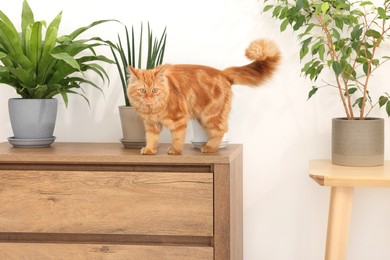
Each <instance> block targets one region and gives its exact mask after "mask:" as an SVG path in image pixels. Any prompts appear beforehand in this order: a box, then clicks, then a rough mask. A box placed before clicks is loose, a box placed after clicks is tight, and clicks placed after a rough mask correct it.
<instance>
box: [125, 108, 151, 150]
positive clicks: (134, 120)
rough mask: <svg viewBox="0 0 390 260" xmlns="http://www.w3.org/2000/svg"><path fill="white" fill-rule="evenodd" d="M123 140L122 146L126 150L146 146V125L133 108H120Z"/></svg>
mask: <svg viewBox="0 0 390 260" xmlns="http://www.w3.org/2000/svg"><path fill="white" fill-rule="evenodd" d="M119 116H120V119H121V125H122V133H123V138H122V139H121V142H122V144H123V145H124V146H125V147H126V148H141V147H144V146H145V144H146V139H145V125H144V121H143V120H142V118H141V117H140V116H139V115H138V114H137V112H136V111H135V110H134V108H132V107H128V106H119Z"/></svg>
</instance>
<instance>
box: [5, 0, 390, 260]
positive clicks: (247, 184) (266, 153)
mask: <svg viewBox="0 0 390 260" xmlns="http://www.w3.org/2000/svg"><path fill="white" fill-rule="evenodd" d="M29 3H30V5H31V7H32V9H33V10H34V12H35V14H36V19H40V20H47V21H50V20H51V19H52V18H54V16H55V15H56V14H57V13H58V12H59V11H61V10H63V23H62V27H61V31H62V33H69V32H71V31H72V30H73V29H75V28H76V27H79V26H83V25H87V24H89V23H90V22H92V21H94V20H98V19H109V18H115V19H118V20H120V21H122V22H123V23H124V24H127V25H128V26H131V25H133V24H134V25H135V27H136V29H138V28H139V24H140V22H141V21H144V22H145V23H146V22H147V21H150V22H151V25H152V28H153V29H154V30H155V31H156V32H161V31H162V29H163V28H164V26H165V25H167V27H168V42H167V43H168V47H167V50H166V60H165V61H166V62H168V63H195V64H203V65H209V66H214V67H216V68H221V69H222V68H225V67H228V66H232V65H244V64H246V63H247V62H248V61H247V60H246V59H245V57H244V55H243V53H244V49H245V48H246V47H247V45H248V44H249V43H250V41H252V40H254V39H256V38H259V37H265V38H269V39H272V40H274V41H276V42H277V43H278V45H279V47H280V48H281V50H282V53H283V61H282V63H281V66H280V68H279V71H278V73H277V74H276V75H275V77H274V78H273V79H272V80H271V81H269V82H267V84H265V85H263V86H262V87H261V88H256V89H251V88H248V87H245V86H234V95H235V96H234V100H233V111H232V113H231V118H230V132H229V136H230V141H231V142H232V143H242V144H243V145H244V254H245V259H246V260H259V259H264V260H317V259H323V253H324V247H325V237H326V224H327V210H328V199H329V189H328V188H323V187H320V186H318V185H317V184H316V183H315V182H313V181H312V180H311V179H310V178H309V177H308V162H309V160H310V159H319V158H326V159H327V158H330V126H331V118H332V117H335V116H343V114H342V108H341V107H340V102H339V100H338V98H337V96H336V95H335V94H336V93H335V92H333V91H332V90H323V91H321V92H322V93H321V92H319V93H317V95H316V96H315V97H314V98H312V100H310V101H306V99H307V93H308V91H309V89H310V87H311V83H310V82H309V81H308V80H306V79H304V78H302V77H300V63H299V55H298V53H299V47H298V44H297V42H296V40H295V35H294V34H293V33H292V32H291V31H286V32H284V33H283V34H281V33H280V32H279V29H278V26H279V23H278V22H277V21H276V20H273V19H271V18H270V14H268V13H267V14H261V11H260V10H261V9H262V6H263V3H262V1H261V0H259V1H258V0H213V1H210V0H198V1H183V0H181V1H180V0H165V1H160V0H144V1H126V2H124V1H122V0H110V1H92V0H82V1H80V0H78V1H76V0H67V1H64V0H62V1H50V0H30V1H29ZM124 3H126V6H124ZM21 6H22V0H2V4H1V10H2V11H4V13H6V14H7V15H8V16H9V17H10V18H11V19H12V20H14V21H18V22H17V24H19V21H20V13H21ZM121 30H122V27H121V26H120V25H118V24H115V23H111V24H107V25H102V26H100V27H97V28H96V29H95V30H93V31H91V32H93V33H98V34H99V35H100V36H101V37H104V38H108V39H111V40H113V41H115V40H116V34H117V33H118V32H121ZM387 47H389V45H388V44H387ZM388 49H389V48H388ZM102 51H103V52H105V53H106V54H107V55H110V53H109V52H108V51H107V50H102ZM389 65H390V64H387V65H386V66H387V67H383V68H382V69H381V70H380V71H377V72H378V73H377V74H376V76H375V82H372V83H373V84H372V87H375V88H383V89H384V88H385V87H387V91H389V90H388V83H387V82H388V80H387V79H388V77H386V74H385V73H386V71H387V72H388V71H389V69H390V67H389ZM105 68H106V69H107V70H108V72H109V74H110V76H111V84H110V85H109V86H107V84H106V85H104V86H102V87H103V89H104V96H103V95H102V94H101V93H99V92H98V91H96V90H92V89H88V88H87V95H88V97H89V98H90V102H91V108H89V107H88V105H87V103H86V102H85V101H84V100H83V99H82V98H81V97H78V96H71V97H70V102H69V107H68V108H65V106H64V104H63V102H62V100H61V98H58V99H59V101H60V106H59V112H58V118H57V125H56V129H55V136H57V140H56V141H57V142H61V141H86V142H119V139H120V138H121V129H120V122H119V114H118V109H117V106H118V105H122V104H123V97H122V93H121V91H120V88H119V86H118V85H119V79H118V77H117V71H116V68H115V67H114V65H109V66H108V65H106V66H105ZM89 79H91V80H97V78H94V76H92V77H91V76H90V78H89ZM0 88H1V92H0V96H1V98H0V111H1V113H0V125H1V128H0V140H3V141H6V138H7V137H9V136H11V135H12V131H11V127H10V123H9V118H8V108H7V100H8V98H11V97H17V95H16V94H15V93H14V92H13V89H11V88H10V87H8V86H5V85H0ZM372 116H383V117H386V116H385V113H384V112H383V111H380V112H378V111H375V112H374V113H373V114H372ZM389 125H390V122H389V120H386V134H387V135H389V134H390V131H389V129H390V128H389ZM188 136H189V138H190V136H191V133H189V134H188ZM161 139H162V141H165V142H167V141H169V140H170V139H169V136H168V135H167V134H165V136H163V137H162V138H161ZM389 155H390V140H389V139H387V140H386V159H389ZM389 199H390V190H385V189H360V190H357V191H356V193H355V197H354V207H353V217H352V224H351V234H350V242H349V258H348V259H350V260H367V259H374V260H385V259H390V248H389V247H388V244H389V242H390V203H388V201H389Z"/></svg>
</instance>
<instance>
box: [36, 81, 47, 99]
mask: <svg viewBox="0 0 390 260" xmlns="http://www.w3.org/2000/svg"><path fill="white" fill-rule="evenodd" d="M46 93H47V85H39V84H38V85H37V86H36V87H35V91H34V98H44V97H45V95H46Z"/></svg>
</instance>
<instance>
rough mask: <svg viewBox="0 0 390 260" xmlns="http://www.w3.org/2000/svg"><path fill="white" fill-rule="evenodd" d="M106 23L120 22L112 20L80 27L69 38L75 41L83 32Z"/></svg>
mask: <svg viewBox="0 0 390 260" xmlns="http://www.w3.org/2000/svg"><path fill="white" fill-rule="evenodd" d="M106 22H119V21H118V20H113V19H110V20H99V21H95V22H93V23H91V24H89V25H87V26H84V27H80V28H78V29H77V30H75V31H74V32H72V33H71V34H70V35H69V38H70V40H74V39H75V38H76V37H77V36H79V35H80V34H82V33H83V32H85V31H87V30H89V29H90V28H92V27H94V26H96V25H99V24H102V23H106Z"/></svg>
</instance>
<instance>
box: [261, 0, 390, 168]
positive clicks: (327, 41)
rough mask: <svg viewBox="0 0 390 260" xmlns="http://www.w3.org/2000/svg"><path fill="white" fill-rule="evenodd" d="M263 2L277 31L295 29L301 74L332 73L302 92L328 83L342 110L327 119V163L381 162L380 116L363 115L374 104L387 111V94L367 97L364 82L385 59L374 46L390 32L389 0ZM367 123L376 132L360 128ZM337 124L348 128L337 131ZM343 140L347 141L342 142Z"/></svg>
mask: <svg viewBox="0 0 390 260" xmlns="http://www.w3.org/2000/svg"><path fill="white" fill-rule="evenodd" d="M264 2H265V4H266V5H265V7H264V9H263V10H264V11H269V12H272V16H273V17H274V18H276V19H279V20H280V21H281V24H280V31H284V30H285V29H286V28H287V27H289V26H290V27H291V28H292V29H293V31H296V32H297V33H298V35H297V37H298V39H299V41H300V59H301V62H302V64H303V66H302V69H301V72H302V74H303V75H304V76H305V77H309V78H310V80H312V81H314V82H315V81H316V80H317V79H319V78H321V77H320V76H321V74H322V72H324V71H326V70H327V71H330V72H331V74H333V77H332V78H324V77H322V78H321V80H322V82H323V83H321V84H322V86H319V85H315V86H312V88H311V90H310V91H309V95H308V97H309V98H311V97H312V96H313V95H314V94H316V93H317V92H318V90H319V89H321V88H322V87H334V88H335V90H336V91H337V93H338V95H339V98H340V101H341V105H342V108H343V109H344V111H345V117H342V118H334V119H333V121H332V124H333V125H332V161H333V163H335V164H342V165H354V166H370V165H380V164H383V159H384V155H383V153H384V120H383V118H372V117H368V114H369V113H370V112H371V111H372V109H373V108H374V107H376V106H379V107H381V108H385V109H386V112H387V114H388V115H389V116H390V96H389V94H388V93H384V94H383V95H380V96H379V97H378V98H373V97H371V95H370V93H371V92H370V89H371V88H373V87H374V86H371V85H369V82H370V79H371V78H372V75H373V73H374V72H375V71H376V70H377V69H378V68H379V67H380V66H381V65H382V64H383V63H384V62H386V61H387V60H389V59H390V57H389V56H386V55H385V54H383V55H382V54H381V53H380V49H379V48H380V46H382V43H383V42H384V40H385V39H386V38H388V37H389V33H390V26H389V19H390V0H384V1H383V4H382V5H381V6H375V5H374V4H373V3H372V2H370V1H363V0H356V1H348V0H324V1H320V0H312V1H308V0H297V1H290V0H264ZM382 53H384V52H382ZM387 55H388V53H387ZM372 124H376V125H377V127H378V128H377V130H375V131H376V132H372V133H370V132H368V131H369V130H368V129H367V128H366V129H363V130H362V129H361V128H360V127H368V128H369V129H372V128H373V126H372ZM340 126H342V127H344V126H345V127H348V128H347V129H341V132H338V129H339V127H340ZM344 141H350V142H349V143H346V144H343V143H344ZM344 145H345V146H344Z"/></svg>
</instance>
